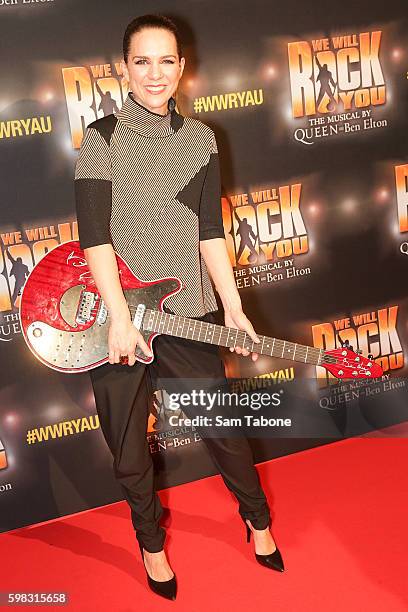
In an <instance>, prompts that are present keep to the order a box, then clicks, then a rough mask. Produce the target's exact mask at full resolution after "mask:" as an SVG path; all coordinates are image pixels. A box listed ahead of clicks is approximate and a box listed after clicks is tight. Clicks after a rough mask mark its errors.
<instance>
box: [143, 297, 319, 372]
mask: <svg viewBox="0 0 408 612" xmlns="http://www.w3.org/2000/svg"><path fill="white" fill-rule="evenodd" d="M143 328H144V329H145V330H148V331H153V332H158V333H160V334H166V335H169V336H177V337H178V338H187V339H189V340H196V341H198V342H208V343H209V344H216V345H218V346H225V347H228V348H235V347H236V346H240V347H243V348H246V349H247V350H248V351H250V352H251V353H259V354H260V355H268V356H269V357H279V358H280V359H290V360H292V361H300V362H302V363H310V364H313V365H318V364H319V363H321V362H322V360H323V356H324V352H323V350H322V349H317V348H314V347H312V346H305V345H302V344H297V343H294V342H288V341H287V340H279V339H278V338H271V337H269V336H262V335H261V334H257V336H258V338H259V340H260V342H259V343H258V342H254V341H253V340H252V339H251V337H250V336H249V335H248V334H247V333H246V332H245V331H242V330H239V329H236V328H233V327H224V326H223V325H217V324H215V323H207V322H206V321H198V320H197V319H189V318H187V317H180V316H178V315H173V314H169V313H167V312H160V311H158V310H150V309H146V311H145V314H144V317H143Z"/></svg>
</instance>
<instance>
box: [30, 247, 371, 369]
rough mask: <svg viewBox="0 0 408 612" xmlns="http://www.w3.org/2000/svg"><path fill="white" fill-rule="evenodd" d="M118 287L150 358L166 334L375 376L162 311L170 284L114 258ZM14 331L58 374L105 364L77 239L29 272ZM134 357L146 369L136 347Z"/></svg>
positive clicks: (173, 285) (353, 361) (359, 361)
mask: <svg viewBox="0 0 408 612" xmlns="http://www.w3.org/2000/svg"><path fill="white" fill-rule="evenodd" d="M116 259H117V263H118V269H119V275H120V279H121V284H122V288H123V291H124V294H125V297H126V301H127V303H128V306H129V310H130V313H131V315H132V321H133V324H134V325H135V326H136V327H137V329H139V331H140V332H141V333H142V334H143V337H144V339H145V341H146V343H147V345H148V346H149V348H150V349H151V351H152V352H153V347H152V343H153V339H154V337H155V336H157V335H158V334H169V335H171V336H178V337H180V338H188V339H190V340H199V341H201V342H209V343H210V344H217V345H219V346H226V347H235V346H241V347H245V348H247V349H248V350H250V351H252V352H256V353H260V354H262V355H269V356H271V357H279V358H281V359H292V360H293V361H299V362H302V363H309V364H313V365H320V366H323V367H324V368H326V370H328V371H329V372H330V373H331V374H333V376H335V377H336V378H351V379H353V378H377V377H378V376H381V375H382V369H381V367H380V366H379V365H378V364H376V363H375V362H374V361H373V360H372V359H371V357H370V358H366V357H363V356H362V355H359V354H356V353H354V352H353V351H352V350H350V348H348V347H347V346H343V347H341V348H338V349H335V350H332V351H324V350H323V349H317V348H314V347H309V346H304V345H302V344H297V343H293V342H287V341H285V340H278V338H270V337H268V336H261V335H259V334H258V337H259V339H260V340H261V342H260V343H259V344H257V343H254V342H253V341H252V340H251V338H250V337H249V336H248V334H246V332H244V331H241V330H238V329H235V328H230V327H224V326H222V325H216V324H213V323H206V322H203V321H197V320H195V319H188V318H186V317H180V316H177V315H172V314H168V313H166V312H164V311H163V303H164V302H165V300H166V298H168V297H169V296H170V295H173V294H175V293H178V292H179V291H180V290H181V289H182V285H181V282H180V280H179V279H177V278H163V279H159V280H154V281H148V282H145V281H141V280H139V279H138V278H136V276H135V275H134V274H133V272H132V271H131V269H130V268H129V266H128V265H127V264H126V262H125V261H124V260H123V259H122V257H121V256H120V255H118V254H116ZM20 320H21V329H22V332H23V336H24V339H25V341H26V342H27V345H28V347H29V348H30V350H31V351H32V352H33V353H34V355H35V356H36V357H37V358H38V359H39V360H40V361H41V362H42V363H44V364H45V365H47V366H49V367H50V368H53V369H54V370H58V371H59V372H68V373H72V372H85V371H86V370H90V369H92V368H95V367H97V366H99V365H102V364H104V363H107V362H108V361H109V359H108V329H109V313H108V311H107V309H106V306H105V304H104V302H103V300H102V298H101V296H100V295H99V293H98V290H97V288H96V285H95V282H94V280H93V278H92V275H91V272H90V270H89V268H88V266H87V263H86V260H85V257H84V253H83V251H82V250H81V248H80V246H79V242H78V241H70V242H65V243H64V244H61V245H59V246H57V247H56V248H55V249H53V250H51V251H50V252H49V253H47V254H46V255H45V256H44V257H43V258H42V259H41V261H40V262H38V264H37V265H36V266H35V267H34V268H33V270H32V271H31V274H30V275H29V277H28V279H27V281H26V283H25V285H24V289H23V293H22V296H21V302H20ZM136 358H137V360H139V361H141V362H143V363H150V362H151V361H153V359H154V356H152V357H147V356H146V355H144V353H143V352H142V351H141V349H140V347H138V346H137V347H136Z"/></svg>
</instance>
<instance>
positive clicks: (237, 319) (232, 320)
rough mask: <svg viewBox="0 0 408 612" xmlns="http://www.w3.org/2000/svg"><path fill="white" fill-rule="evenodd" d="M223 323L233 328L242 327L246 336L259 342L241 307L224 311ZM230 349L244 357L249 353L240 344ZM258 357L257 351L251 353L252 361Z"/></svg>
mask: <svg viewBox="0 0 408 612" xmlns="http://www.w3.org/2000/svg"><path fill="white" fill-rule="evenodd" d="M225 325H226V326H227V327H234V328H235V329H242V330H243V331H245V332H246V333H247V334H248V336H250V337H251V339H252V340H253V341H254V342H256V343H258V342H260V340H259V338H258V336H257V335H256V333H255V330H254V328H253V326H252V323H251V321H250V320H249V319H248V317H247V316H246V315H245V313H244V312H243V310H242V309H241V308H239V309H236V310H228V311H226V312H225ZM230 351H231V352H232V353H233V352H234V351H235V352H236V353H238V355H243V356H244V357H247V356H248V355H249V354H250V352H249V351H248V349H246V348H243V347H240V346H236V347H235V348H232V347H230ZM258 357H259V355H258V353H251V358H252V361H256V360H257V359H258Z"/></svg>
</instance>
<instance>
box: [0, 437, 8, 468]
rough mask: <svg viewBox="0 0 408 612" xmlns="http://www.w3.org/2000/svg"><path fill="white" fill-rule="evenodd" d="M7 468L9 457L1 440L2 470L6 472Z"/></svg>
mask: <svg viewBox="0 0 408 612" xmlns="http://www.w3.org/2000/svg"><path fill="white" fill-rule="evenodd" d="M6 467H7V456H6V449H5V448H4V444H3V443H2V441H1V439H0V470H4V469H5V468H6Z"/></svg>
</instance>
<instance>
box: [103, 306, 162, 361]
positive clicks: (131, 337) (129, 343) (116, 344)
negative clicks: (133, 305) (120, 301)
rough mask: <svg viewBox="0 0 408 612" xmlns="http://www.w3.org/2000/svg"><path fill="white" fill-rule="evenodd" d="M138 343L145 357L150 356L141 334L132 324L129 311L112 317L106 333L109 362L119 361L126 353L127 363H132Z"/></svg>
mask: <svg viewBox="0 0 408 612" xmlns="http://www.w3.org/2000/svg"><path fill="white" fill-rule="evenodd" d="M138 345H139V346H140V348H141V349H142V351H143V352H144V354H145V355H146V356H147V357H151V356H152V352H151V351H150V349H149V347H148V346H147V344H146V342H145V340H144V338H143V336H142V334H141V333H140V331H139V330H138V329H136V327H135V326H134V325H133V323H132V320H131V318H130V314H129V313H127V314H124V315H120V316H118V317H114V318H112V320H111V323H110V326H109V333H108V346H109V363H120V358H121V356H124V355H126V356H127V357H128V365H130V366H132V365H134V363H135V361H136V355H135V351H136V346H138Z"/></svg>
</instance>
